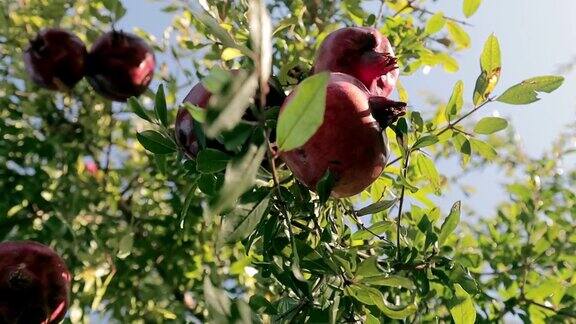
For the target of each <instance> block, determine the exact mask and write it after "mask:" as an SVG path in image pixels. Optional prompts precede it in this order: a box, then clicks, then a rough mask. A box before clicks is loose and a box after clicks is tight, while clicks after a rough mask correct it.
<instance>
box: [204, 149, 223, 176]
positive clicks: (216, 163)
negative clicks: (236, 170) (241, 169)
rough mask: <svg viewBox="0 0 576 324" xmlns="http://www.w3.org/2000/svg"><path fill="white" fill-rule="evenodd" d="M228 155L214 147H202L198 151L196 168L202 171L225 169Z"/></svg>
mask: <svg viewBox="0 0 576 324" xmlns="http://www.w3.org/2000/svg"><path fill="white" fill-rule="evenodd" d="M228 161H230V156H229V155H228V154H226V153H224V152H220V151H218V150H215V149H210V148H207V149H204V150H202V151H200V152H199V153H198V157H197V158H196V168H197V169H198V171H200V172H202V173H216V172H220V171H222V170H224V169H226V165H227V164H228Z"/></svg>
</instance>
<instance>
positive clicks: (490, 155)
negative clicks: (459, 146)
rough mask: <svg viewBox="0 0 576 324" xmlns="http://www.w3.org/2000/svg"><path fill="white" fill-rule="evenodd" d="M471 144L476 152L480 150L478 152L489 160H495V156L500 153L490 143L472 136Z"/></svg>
mask: <svg viewBox="0 0 576 324" xmlns="http://www.w3.org/2000/svg"><path fill="white" fill-rule="evenodd" d="M470 144H471V145H472V149H473V150H474V151H475V152H478V154H480V156H482V157H483V158H485V159H486V160H488V161H492V160H494V158H496V156H497V155H498V153H497V152H496V150H495V149H494V148H493V147H492V145H490V144H488V143H486V142H483V141H480V140H477V139H474V138H471V139H470Z"/></svg>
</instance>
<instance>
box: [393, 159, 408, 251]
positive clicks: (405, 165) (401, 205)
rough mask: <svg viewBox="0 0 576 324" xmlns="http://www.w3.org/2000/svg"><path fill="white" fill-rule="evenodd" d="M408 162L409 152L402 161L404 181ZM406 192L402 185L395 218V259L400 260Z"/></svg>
mask: <svg viewBox="0 0 576 324" xmlns="http://www.w3.org/2000/svg"><path fill="white" fill-rule="evenodd" d="M409 161H410V151H408V152H406V158H405V159H404V168H403V171H402V173H403V177H404V179H406V174H407V171H408V163H409ZM405 192H406V186H405V185H402V191H401V193H400V206H398V217H397V218H396V257H397V259H400V225H401V224H400V221H401V220H402V207H403V206H404V194H405Z"/></svg>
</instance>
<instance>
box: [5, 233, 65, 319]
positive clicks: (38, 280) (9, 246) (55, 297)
mask: <svg viewBox="0 0 576 324" xmlns="http://www.w3.org/2000/svg"><path fill="white" fill-rule="evenodd" d="M71 278H72V276H71V275H70V272H68V269H67V267H66V265H65V264H64V261H62V259H61V258H60V256H58V254H56V252H54V251H53V250H52V249H51V248H49V247H48V246H45V245H42V244H40V243H36V242H30V241H21V242H4V243H0V323H14V324H37V323H42V324H52V323H59V322H60V321H61V320H62V319H63V318H64V315H65V314H66V310H67V309H68V302H69V301H68V300H69V298H68V294H69V291H70V281H71Z"/></svg>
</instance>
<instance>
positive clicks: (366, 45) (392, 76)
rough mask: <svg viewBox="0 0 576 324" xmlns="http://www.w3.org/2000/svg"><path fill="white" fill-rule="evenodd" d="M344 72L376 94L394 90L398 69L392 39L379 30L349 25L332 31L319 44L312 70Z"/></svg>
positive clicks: (383, 95)
mask: <svg viewBox="0 0 576 324" xmlns="http://www.w3.org/2000/svg"><path fill="white" fill-rule="evenodd" d="M321 71H332V72H342V73H346V74H349V75H351V76H353V77H355V78H357V79H358V80H360V81H361V82H362V83H363V84H364V85H365V86H366V87H367V88H368V89H369V90H370V92H371V93H372V94H373V95H376V96H380V97H387V96H389V95H390V93H392V91H394V88H395V87H396V81H397V80H398V75H399V73H400V72H399V70H398V66H397V65H396V58H395V56H394V50H393V49H392V45H390V41H388V39H387V38H386V37H384V36H383V35H382V34H380V32H379V31H378V30H377V29H374V28H370V27H347V28H341V29H338V30H336V31H334V32H332V33H330V34H329V35H328V36H327V37H326V39H325V40H324V41H323V42H322V44H321V45H320V49H319V50H318V53H317V55H316V60H315V64H314V67H313V72H314V73H318V72H321Z"/></svg>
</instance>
